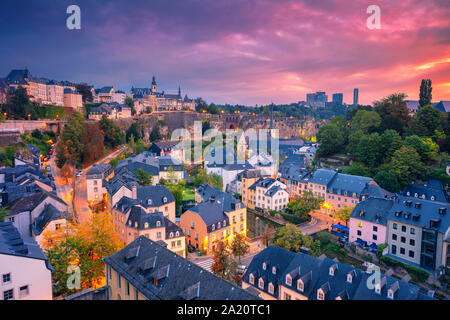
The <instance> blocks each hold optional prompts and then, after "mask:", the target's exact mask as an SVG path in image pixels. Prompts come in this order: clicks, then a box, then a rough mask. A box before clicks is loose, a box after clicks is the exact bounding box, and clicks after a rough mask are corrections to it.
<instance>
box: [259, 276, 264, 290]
mask: <svg viewBox="0 0 450 320" xmlns="http://www.w3.org/2000/svg"><path fill="white" fill-rule="evenodd" d="M258 287H259V288H260V289H264V280H263V279H262V278H259V282H258Z"/></svg>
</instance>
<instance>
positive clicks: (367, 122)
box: [351, 110, 381, 134]
mask: <svg viewBox="0 0 450 320" xmlns="http://www.w3.org/2000/svg"><path fill="white" fill-rule="evenodd" d="M380 124H381V117H380V115H379V114H378V113H376V112H375V111H366V110H359V111H358V112H356V114H355V116H354V117H353V119H352V124H351V130H352V131H355V130H361V131H362V132H363V133H365V134H367V133H371V132H375V131H377V129H378V128H379V126H380Z"/></svg>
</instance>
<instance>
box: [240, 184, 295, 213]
mask: <svg viewBox="0 0 450 320" xmlns="http://www.w3.org/2000/svg"><path fill="white" fill-rule="evenodd" d="M247 190H248V197H249V199H250V200H248V201H249V202H250V203H251V204H252V206H254V207H255V208H257V209H261V210H264V211H267V210H276V211H281V210H284V209H285V208H286V206H287V204H288V202H289V193H288V192H287V191H286V185H285V184H284V183H283V182H281V181H280V180H276V179H273V178H260V179H259V180H257V181H256V182H255V183H253V185H251V186H250V187H249V188H248V189H247Z"/></svg>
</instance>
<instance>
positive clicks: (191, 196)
mask: <svg viewBox="0 0 450 320" xmlns="http://www.w3.org/2000/svg"><path fill="white" fill-rule="evenodd" d="M194 200H195V192H194V190H192V189H184V190H183V201H194Z"/></svg>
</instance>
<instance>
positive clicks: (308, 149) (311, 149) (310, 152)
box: [285, 143, 318, 167]
mask: <svg viewBox="0 0 450 320" xmlns="http://www.w3.org/2000/svg"><path fill="white" fill-rule="evenodd" d="M317 148H318V144H317V143H312V144H305V145H303V146H302V147H300V148H299V149H298V150H297V151H294V155H303V156H304V157H305V160H304V165H305V166H307V167H312V165H313V161H314V158H315V157H316V152H317ZM285 161H286V160H285Z"/></svg>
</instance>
